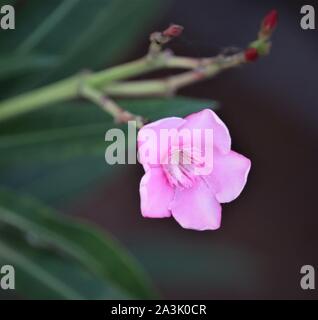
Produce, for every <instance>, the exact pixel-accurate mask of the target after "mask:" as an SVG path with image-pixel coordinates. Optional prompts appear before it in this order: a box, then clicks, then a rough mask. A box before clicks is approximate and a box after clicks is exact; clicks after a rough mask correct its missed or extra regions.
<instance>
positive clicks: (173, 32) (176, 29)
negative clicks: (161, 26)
mask: <svg viewBox="0 0 318 320" xmlns="http://www.w3.org/2000/svg"><path fill="white" fill-rule="evenodd" d="M182 31H183V27H182V26H179V25H177V24H172V25H171V26H170V27H169V28H167V29H166V30H165V31H163V32H162V34H163V35H164V36H165V37H170V38H176V37H179V36H180V35H181V33H182Z"/></svg>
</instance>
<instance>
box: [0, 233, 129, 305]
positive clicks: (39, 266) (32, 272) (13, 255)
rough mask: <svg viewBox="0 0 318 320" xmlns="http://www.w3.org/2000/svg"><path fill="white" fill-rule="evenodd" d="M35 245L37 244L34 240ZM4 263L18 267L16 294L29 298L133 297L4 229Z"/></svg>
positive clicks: (0, 247)
mask: <svg viewBox="0 0 318 320" xmlns="http://www.w3.org/2000/svg"><path fill="white" fill-rule="evenodd" d="M33 242H34V241H33ZM0 264H1V265H5V264H9V265H12V266H14V268H15V282H16V283H15V291H16V293H18V294H20V295H22V296H23V297H26V298H28V299H81V300H82V299H114V298H116V299H123V298H128V297H129V296H127V295H124V294H123V293H121V292H120V291H119V290H117V289H115V288H112V287H111V286H110V285H109V283H107V282H105V281H104V279H102V278H100V277H96V276H95V275H93V274H91V273H89V272H88V271H87V270H85V269H84V268H83V267H81V266H80V265H79V264H78V263H76V262H74V261H72V260H70V259H67V257H65V256H61V255H59V254H58V253H56V252H54V251H53V250H48V249H45V248H43V247H41V246H39V245H36V244H34V243H33V244H32V240H31V239H30V240H28V239H27V238H26V237H23V234H19V233H17V232H12V230H8V229H5V230H4V229H3V228H2V232H1V238H0Z"/></svg>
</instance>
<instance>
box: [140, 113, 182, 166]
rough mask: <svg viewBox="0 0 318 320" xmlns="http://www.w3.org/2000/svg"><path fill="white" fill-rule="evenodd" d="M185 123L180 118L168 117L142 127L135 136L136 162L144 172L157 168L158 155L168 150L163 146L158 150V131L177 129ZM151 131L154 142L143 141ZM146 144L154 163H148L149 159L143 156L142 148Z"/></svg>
mask: <svg viewBox="0 0 318 320" xmlns="http://www.w3.org/2000/svg"><path fill="white" fill-rule="evenodd" d="M184 123H185V120H184V119H182V118H178V117H170V118H164V119H161V120H158V121H155V122H152V123H149V124H147V125H145V126H143V127H142V128H141V129H140V130H139V132H138V136H137V145H138V150H139V153H138V160H139V162H140V163H141V164H142V165H143V167H144V169H145V171H147V170H148V169H149V168H151V167H158V165H159V163H160V155H162V154H164V153H165V152H167V150H165V148H166V149H168V147H169V146H164V147H165V148H163V149H161V150H160V140H159V135H160V130H161V129H177V128H179V127H180V126H182V125H183V124H184ZM148 129H151V130H153V132H154V138H153V139H154V140H155V141H152V140H153V139H150V141H145V140H146V138H147V130H148ZM145 143H147V147H148V146H149V147H151V152H153V154H155V161H154V163H153V162H150V161H149V159H148V158H147V157H146V156H145V154H144V153H143V152H141V151H142V146H143V145H144V144H145Z"/></svg>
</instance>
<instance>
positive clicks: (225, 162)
mask: <svg viewBox="0 0 318 320" xmlns="http://www.w3.org/2000/svg"><path fill="white" fill-rule="evenodd" d="M250 168H251V161H250V160H249V159H247V158H246V157H244V156H242V155H241V154H239V153H236V152H234V151H231V152H229V153H228V154H226V155H222V154H220V153H217V152H215V153H214V161H213V171H212V174H211V175H209V176H206V177H205V179H206V180H207V182H208V184H209V185H210V187H211V189H212V190H213V192H214V194H215V197H216V199H217V200H218V201H219V202H220V203H224V202H230V201H232V200H234V199H236V198H237V197H238V196H239V195H240V193H241V192H242V190H243V188H244V186H245V184H246V180H247V176H248V173H249V171H250Z"/></svg>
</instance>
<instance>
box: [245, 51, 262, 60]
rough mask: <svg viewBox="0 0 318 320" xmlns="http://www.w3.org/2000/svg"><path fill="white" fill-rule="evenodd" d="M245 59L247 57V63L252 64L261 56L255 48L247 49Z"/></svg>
mask: <svg viewBox="0 0 318 320" xmlns="http://www.w3.org/2000/svg"><path fill="white" fill-rule="evenodd" d="M244 57H245V60H246V61H250V62H252V61H255V60H257V59H258V57H259V54H258V51H257V49H255V48H248V49H246V50H245V52H244Z"/></svg>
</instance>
